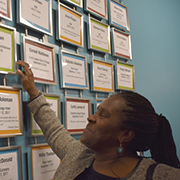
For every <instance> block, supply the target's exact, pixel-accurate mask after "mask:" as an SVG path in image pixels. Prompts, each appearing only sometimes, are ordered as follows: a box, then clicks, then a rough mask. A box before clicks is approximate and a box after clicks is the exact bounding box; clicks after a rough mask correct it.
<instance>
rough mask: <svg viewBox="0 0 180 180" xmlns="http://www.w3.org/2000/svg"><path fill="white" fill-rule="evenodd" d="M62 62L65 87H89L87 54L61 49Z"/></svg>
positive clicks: (63, 84)
mask: <svg viewBox="0 0 180 180" xmlns="http://www.w3.org/2000/svg"><path fill="white" fill-rule="evenodd" d="M61 64H62V66H61V68H62V70H61V72H62V83H61V84H62V87H63V88H73V89H89V80H88V72H87V58H86V57H85V56H81V55H79V54H73V53H69V52H66V51H61Z"/></svg>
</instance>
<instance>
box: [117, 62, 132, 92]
mask: <svg viewBox="0 0 180 180" xmlns="http://www.w3.org/2000/svg"><path fill="white" fill-rule="evenodd" d="M118 65H121V66H123V67H124V68H126V69H124V70H123V71H124V75H123V78H125V77H126V78H125V80H123V81H124V83H127V84H128V86H130V85H129V84H130V82H131V81H132V82H131V86H132V87H127V85H126V86H125V85H120V84H119V81H120V77H119V74H118ZM128 68H129V69H131V71H132V74H131V75H132V77H131V78H128V77H129V74H130V70H128ZM128 71H129V72H128ZM128 73H129V74H128ZM127 79H130V80H129V81H130V82H127V81H128V80H127ZM116 89H117V90H127V91H135V66H134V65H133V64H129V63H125V62H121V61H117V63H116Z"/></svg>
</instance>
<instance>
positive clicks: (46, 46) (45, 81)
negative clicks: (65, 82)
mask: <svg viewBox="0 0 180 180" xmlns="http://www.w3.org/2000/svg"><path fill="white" fill-rule="evenodd" d="M26 41H27V42H28V44H31V45H32V46H36V47H38V48H42V47H43V48H42V49H45V50H46V51H50V52H51V55H52V58H51V60H52V72H51V73H52V74H51V76H52V80H50V79H43V77H36V75H35V73H34V81H35V82H36V83H42V84H49V85H57V77H56V76H57V75H56V60H55V57H56V56H55V46H54V45H52V44H50V43H45V42H40V41H37V40H35V39H32V38H30V37H27V36H22V48H21V49H22V57H23V59H24V61H25V62H27V59H26V53H27V51H26V43H27V42H26ZM27 63H29V62H27ZM31 69H32V70H33V66H32V67H31Z"/></svg>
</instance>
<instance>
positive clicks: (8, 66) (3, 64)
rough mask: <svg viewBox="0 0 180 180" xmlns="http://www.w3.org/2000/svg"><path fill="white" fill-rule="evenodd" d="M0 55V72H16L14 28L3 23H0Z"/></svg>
mask: <svg viewBox="0 0 180 180" xmlns="http://www.w3.org/2000/svg"><path fill="white" fill-rule="evenodd" d="M0 4H1V3H0ZM0 55H1V61H0V73H2V74H16V64H15V62H16V29H15V28H12V27H9V26H6V25H3V24H0Z"/></svg>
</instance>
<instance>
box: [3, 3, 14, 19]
mask: <svg viewBox="0 0 180 180" xmlns="http://www.w3.org/2000/svg"><path fill="white" fill-rule="evenodd" d="M11 1H12V0H6V2H7V13H5V12H2V11H0V17H1V18H4V19H7V20H9V21H12V2H11Z"/></svg>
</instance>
